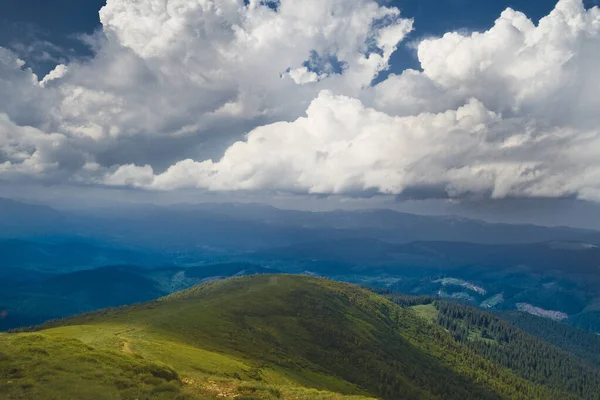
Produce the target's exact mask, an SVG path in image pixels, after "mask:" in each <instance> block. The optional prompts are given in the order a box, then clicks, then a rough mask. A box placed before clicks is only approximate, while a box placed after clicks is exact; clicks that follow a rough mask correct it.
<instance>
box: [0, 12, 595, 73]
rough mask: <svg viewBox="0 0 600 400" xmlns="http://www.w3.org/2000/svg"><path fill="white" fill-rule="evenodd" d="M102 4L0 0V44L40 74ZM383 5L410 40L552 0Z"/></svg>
mask: <svg viewBox="0 0 600 400" xmlns="http://www.w3.org/2000/svg"><path fill="white" fill-rule="evenodd" d="M104 3H105V0H85V1H82V0H53V1H48V0H2V1H1V2H0V46H3V47H9V48H13V49H14V50H16V51H17V52H18V53H19V54H20V55H21V57H23V59H25V60H26V61H27V62H28V63H29V64H30V66H31V67H32V68H33V69H34V71H35V72H36V73H37V74H38V75H40V76H42V75H44V74H45V73H47V72H48V71H49V70H51V69H52V68H53V67H54V65H56V64H57V61H60V60H61V58H65V57H73V56H81V55H84V56H85V55H89V52H88V50H87V49H86V47H85V46H82V45H81V43H80V42H79V41H78V40H77V39H76V37H77V35H78V34H81V33H88V34H89V33H92V32H93V31H94V29H96V28H97V27H98V25H99V20H98V10H99V9H100V8H101V7H102V6H103V5H104ZM387 3H388V4H391V5H394V6H397V7H399V8H400V9H401V10H402V12H403V14H404V16H407V17H412V18H414V19H415V31H414V32H413V33H412V34H411V38H412V39H413V40H414V39H419V38H421V37H425V36H430V35H441V34H443V33H444V32H448V31H451V30H457V29H466V30H485V29H488V28H489V27H491V26H492V24H493V22H494V20H495V19H496V18H497V17H498V15H499V14H500V13H501V12H502V10H504V9H505V8H507V7H512V8H514V9H516V10H519V11H523V12H525V13H526V14H527V15H528V16H529V17H530V18H532V19H533V20H534V21H537V20H539V18H541V17H542V16H544V15H546V14H547V13H548V12H549V11H550V10H551V9H552V8H553V7H554V5H555V4H556V1H555V0H394V1H389V2H387ZM595 3H598V1H597V0H587V1H586V4H587V5H592V4H595ZM50 44H52V45H55V46H56V47H53V46H51V45H50ZM45 53H47V54H45ZM48 55H49V56H51V57H48ZM391 66H392V69H391V72H399V71H402V70H403V69H405V68H416V67H418V63H417V62H416V59H415V55H414V54H413V52H412V51H411V50H410V49H409V48H408V47H406V46H402V47H401V48H400V49H398V51H397V52H396V54H395V55H394V56H393V58H392V61H391ZM380 78H383V77H380Z"/></svg>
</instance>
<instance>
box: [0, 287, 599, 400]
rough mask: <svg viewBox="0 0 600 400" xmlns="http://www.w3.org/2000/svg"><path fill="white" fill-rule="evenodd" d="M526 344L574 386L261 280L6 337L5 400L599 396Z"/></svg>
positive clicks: (378, 301) (320, 294)
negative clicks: (31, 399) (68, 399)
mask: <svg viewBox="0 0 600 400" xmlns="http://www.w3.org/2000/svg"><path fill="white" fill-rule="evenodd" d="M514 329H515V330H516V332H520V331H518V330H517V329H516V328H514ZM523 335H525V334H523ZM523 337H525V338H529V336H523ZM520 338H521V336H519V335H517V339H516V340H517V342H516V343H513V345H514V346H513V347H510V348H511V349H512V348H520V347H519V346H521V345H522V346H527V345H532V344H535V345H536V346H538V345H539V346H542V347H541V348H543V349H544V350H546V351H547V353H546V354H544V355H541V356H543V357H548V358H549V359H551V360H555V359H556V360H562V361H564V362H567V361H568V364H567V365H568V366H569V367H571V366H572V367H574V368H579V372H580V374H579V375H574V376H571V377H570V379H569V378H568V377H566V376H563V375H562V374H563V370H542V369H541V368H545V367H547V366H548V364H544V363H542V362H540V363H539V365H540V368H538V367H537V366H536V364H535V363H532V362H531V360H530V359H529V358H525V357H529V354H527V353H525V355H524V356H523V357H522V356H521V355H520V354H519V353H517V352H513V353H511V354H510V355H511V357H512V358H511V360H513V361H515V360H516V361H515V365H518V364H519V362H520V363H527V365H529V369H528V370H525V369H523V368H520V367H517V368H516V369H514V370H509V367H508V366H506V363H505V362H502V361H500V360H498V359H494V357H493V356H489V355H485V356H484V355H482V354H480V353H478V352H477V351H475V350H474V348H473V347H472V346H471V345H470V344H469V343H467V342H464V341H461V340H459V339H457V337H456V336H455V335H454V334H453V333H452V332H449V331H447V330H445V329H442V328H441V327H440V326H438V325H437V324H436V323H434V322H433V321H430V320H427V318H423V317H422V316H421V315H420V314H419V312H418V311H417V310H415V309H413V308H412V307H408V306H401V305H398V304H396V303H394V302H391V301H390V300H388V299H386V298H384V297H382V296H380V295H377V294H375V293H373V292H369V291H367V290H364V289H360V288H358V287H356V286H353V285H349V284H344V283H339V282H334V281H329V280H324V279H318V278H312V277H306V276H289V275H254V276H249V277H243V278H233V279H227V280H221V281H214V282H211V283H207V284H203V285H200V286H196V287H193V288H191V289H188V290H185V291H183V292H178V293H176V294H173V295H170V296H168V297H165V298H162V299H159V300H156V301H152V302H148V303H145V304H140V305H135V306H130V307H121V308H118V309H109V310H103V311H100V312H96V313H91V314H87V315H82V316H79V317H75V318H71V319H68V320H63V321H55V322H53V323H50V324H46V325H45V326H42V327H40V328H38V329H37V330H36V331H35V332H31V333H27V332H25V333H12V334H0V346H1V347H0V349H1V350H0V393H2V394H3V395H5V396H6V397H9V398H13V399H28V398H44V399H59V398H65V397H72V398H78V399H100V398H107V399H112V398H124V399H130V398H131V399H133V398H140V399H142V398H153V399H154V398H157V399H175V398H177V399H217V398H238V399H277V398H280V399H329V400H334V399H337V400H341V399H344V400H345V399H354V400H359V399H361V400H365V399H373V398H381V399H390V400H397V399H441V398H443V399H445V400H452V399H461V400H462V399H465V400H467V399H559V398H560V399H597V398H598V393H600V384H599V383H598V377H597V370H595V369H593V367H591V366H588V365H587V364H585V363H583V362H582V361H580V360H579V359H577V358H576V357H571V358H569V356H568V355H565V354H564V353H561V351H560V350H558V349H557V348H554V347H552V346H549V345H544V344H543V343H542V342H535V341H528V342H526V343H522V342H519V341H518V340H521V339H520ZM487 340H489V341H492V339H487ZM531 340H533V339H531ZM498 343H499V345H502V343H501V342H498ZM540 343H542V344H540ZM538 356H539V355H538ZM565 357H566V358H565ZM532 370H533V372H534V373H531V371H532ZM565 371H568V372H569V373H570V371H571V370H570V369H566V370H565ZM543 374H546V375H547V376H550V377H551V378H552V379H550V378H549V379H547V384H541V383H540V382H541V379H540V378H539V375H543ZM548 374H549V375H548ZM594 374H596V375H594ZM554 378H555V379H554ZM561 379H563V380H561ZM567 379H568V385H567V384H565V385H563V386H560V385H558V384H557V382H567V381H566V380H567ZM83 383H85V384H83ZM102 396H103V397H102Z"/></svg>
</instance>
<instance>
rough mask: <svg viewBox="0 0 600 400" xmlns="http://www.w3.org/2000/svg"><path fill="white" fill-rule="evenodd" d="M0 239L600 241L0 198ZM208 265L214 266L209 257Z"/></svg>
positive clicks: (459, 226)
mask: <svg viewBox="0 0 600 400" xmlns="http://www.w3.org/2000/svg"><path fill="white" fill-rule="evenodd" d="M0 237H3V238H21V239H29V240H31V239H36V238H38V237H44V238H50V239H52V238H56V237H59V238H63V239H84V240H87V241H91V242H99V243H107V244H109V245H111V246H114V247H134V248H141V249H145V250H147V251H152V252H154V253H168V254H170V255H171V256H172V257H173V258H178V259H179V258H180V259H181V260H184V261H185V262H188V261H190V260H189V259H190V258H192V262H193V258H194V257H196V258H197V257H198V256H202V257H205V258H206V257H209V256H213V257H214V256H219V255H223V254H232V253H236V254H243V253H245V252H248V251H257V250H264V249H269V248H273V247H284V246H289V245H293V244H298V243H303V242H309V241H328V240H346V239H357V238H358V239H360V238H368V239H374V240H380V241H383V242H388V243H396V244H397V243H408V242H415V241H424V240H427V241H456V242H472V243H486V244H506V243H534V242H544V241H577V242H585V243H591V244H600V232H598V231H593V230H585V229H575V228H569V227H544V226H535V225H511V224H498V223H487V222H484V221H480V220H474V219H468V218H462V217H454V216H424V215H413V214H407V213H401V212H397V211H393V210H386V209H376V210H356V211H327V212H309V211H295V210H281V209H277V208H274V207H269V206H265V205H260V204H243V203H224V204H213V203H206V204H192V205H186V204H181V205H172V206H156V205H143V204H136V205H131V206H118V207H115V208H111V209H100V210H97V209H94V210H92V209H86V210H79V211H77V212H65V211H61V212H59V211H56V210H54V209H52V208H49V207H45V206H38V205H29V204H24V203H19V202H16V201H13V200H6V199H0ZM213 261H215V260H214V259H213Z"/></svg>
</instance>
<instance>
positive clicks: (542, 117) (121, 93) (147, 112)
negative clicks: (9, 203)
mask: <svg viewBox="0 0 600 400" xmlns="http://www.w3.org/2000/svg"><path fill="white" fill-rule="evenodd" d="M261 4H262V3H261V2H259V1H251V2H250V3H249V5H248V6H245V5H244V2H243V1H241V0H240V1H238V0H215V1H191V0H170V1H167V0H154V1H142V0H108V3H107V5H106V6H105V7H104V8H103V9H102V10H101V12H100V17H101V22H102V25H103V33H104V35H99V36H98V37H97V45H96V46H97V53H96V55H95V57H94V58H93V59H92V60H90V61H85V62H83V61H82V62H74V63H71V64H69V65H68V66H66V67H65V68H64V69H63V68H58V69H57V70H55V71H53V72H52V73H50V74H49V75H48V76H47V77H46V78H44V80H42V84H41V86H42V87H40V84H39V83H38V82H37V77H35V76H34V75H33V74H32V73H31V71H27V70H26V69H24V68H23V66H22V65H20V63H19V61H18V60H17V59H16V58H15V57H14V56H12V55H10V53H6V52H5V53H1V52H0V68H1V69H0V88H2V89H4V87H7V85H10V86H11V87H12V89H13V91H14V92H15V93H18V96H17V98H16V100H9V101H7V100H0V112H2V111H4V112H5V113H6V114H7V118H8V121H11V124H12V128H11V129H14V130H16V131H17V130H19V129H21V128H24V127H26V126H28V125H31V126H34V127H35V128H31V129H37V130H36V134H35V135H31V134H29V137H30V138H34V139H28V140H30V142H27V143H30V144H29V146H30V147H29V148H28V149H29V150H28V151H29V153H27V154H29V157H30V158H31V157H32V155H33V154H37V153H36V152H35V151H33V150H31V149H32V148H37V147H38V142H37V141H38V140H45V139H42V138H45V136H43V135H48V134H44V133H43V132H57V134H59V135H61V138H62V139H61V141H62V142H61V143H64V144H63V145H61V146H63V147H64V148H68V149H70V150H69V151H70V153H69V154H70V155H71V156H70V158H69V159H71V160H75V159H77V160H78V161H77V162H73V161H71V162H69V163H65V162H63V161H62V160H61V159H59V157H58V156H55V155H54V154H58V153H52V152H50V151H49V150H48V149H47V148H46V147H43V146H41V147H40V149H41V150H39V151H38V152H39V154H50V155H51V156H48V155H46V156H45V157H46V158H45V159H47V160H50V161H53V162H57V163H58V164H52V163H51V162H50V163H49V164H48V163H45V164H44V163H42V164H43V165H45V167H43V168H42V169H41V170H40V171H46V170H48V169H49V168H50V167H49V166H51V165H54V167H53V168H55V169H58V170H62V171H66V172H65V173H64V176H66V177H69V176H70V178H66V179H71V180H75V181H77V182H89V183H94V184H105V185H109V186H133V187H141V188H152V189H160V190H171V189H177V188H184V187H194V188H202V189H208V190H213V191H227V190H265V189H266V190H275V191H289V192H294V193H322V194H331V193H335V194H342V195H361V194H365V193H367V194H368V193H373V192H380V193H387V194H394V195H398V194H404V195H410V196H423V197H427V196H449V197H463V196H472V195H475V196H483V197H493V198H503V197H560V196H572V195H575V196H579V197H580V198H584V199H592V200H597V201H600V183H598V182H600V179H599V178H600V162H599V161H598V160H599V159H600V157H599V156H600V139H599V137H598V136H599V134H600V128H599V127H600V114H599V113H598V111H597V110H598V109H600V98H599V97H598V95H597V94H598V93H599V92H600V80H598V79H597V71H598V70H600V51H598V49H600V11H599V9H598V8H590V9H587V10H586V9H585V8H584V6H583V2H582V1H581V0H561V1H559V2H558V4H557V6H556V7H555V9H554V10H553V11H552V12H551V13H550V14H549V15H548V16H546V17H545V18H543V19H542V20H541V21H540V22H539V24H538V25H537V26H536V25H535V24H534V23H533V22H531V21H530V20H529V19H527V17H526V16H525V15H523V14H522V13H519V12H516V11H513V10H511V9H507V10H506V11H504V12H503V13H502V15H501V16H500V17H499V18H498V20H497V21H496V22H495V24H494V26H493V27H492V28H491V29H490V30H488V31H486V32H473V33H464V32H449V33H447V34H445V35H444V36H443V37H441V38H431V39H426V40H423V41H422V42H420V43H419V44H418V45H417V47H416V49H417V54H418V57H419V61H420V63H421V67H422V71H414V70H408V71H404V72H403V73H401V74H397V75H393V74H392V75H390V77H389V78H387V79H386V80H384V81H383V82H381V83H379V84H377V85H376V86H375V87H371V86H370V85H371V82H372V81H373V79H374V78H375V77H376V76H377V75H378V74H379V73H380V72H381V71H382V70H385V69H387V68H388V67H389V59H390V57H391V55H392V53H393V52H394V51H395V49H396V47H397V46H398V43H399V42H400V41H402V40H403V39H404V38H405V36H406V35H407V34H408V33H409V32H410V31H411V30H412V21H411V20H408V19H403V18H401V17H400V14H399V11H398V10H397V9H395V8H387V7H381V6H379V5H378V4H377V3H376V2H375V1H370V0H302V1H301V0H282V1H281V2H280V3H279V4H277V7H267V6H265V5H261ZM7 54H8V55H7ZM1 85H4V86H1ZM20 110H28V112H30V114H27V113H23V112H22V111H20ZM29 110H32V111H29ZM28 116H35V118H25V117H28ZM27 119H29V120H27ZM26 120H27V121H26ZM27 129H29V128H27ZM245 132H249V133H248V134H247V137H246V139H244V140H242V136H241V135H242V134H244V133H245ZM7 137H8V135H7V134H6V133H4V136H0V140H3V142H0V149H9V150H2V151H4V152H6V153H7V154H8V153H10V152H12V153H11V154H13V155H12V157H13V158H14V157H16V156H15V154H17V153H18V152H19V151H20V150H15V148H16V147H15V144H14V142H15V139H14V137H15V136H14V134H13V135H12V136H11V137H12V139H10V141H9V142H10V143H12V144H6V143H7V140H8V139H7ZM17 141H18V139H17ZM24 143H25V141H24ZM40 143H41V142H40ZM232 143H233V144H232ZM31 146H33V147H31ZM42 147H43V148H42ZM224 149H226V150H224ZM73 154H77V155H78V156H77V157H74V156H73ZM25 158H27V156H26V155H25ZM12 163H13V161H11V164H10V165H9V167H10V168H13V169H14V166H13V164H12ZM36 165H37V164H36ZM169 165H170V167H169ZM6 170H8V167H7V169H6ZM3 174H5V172H0V176H2V175H3ZM40 174H42V175H43V172H42V173H39V172H38V176H39V175H40Z"/></svg>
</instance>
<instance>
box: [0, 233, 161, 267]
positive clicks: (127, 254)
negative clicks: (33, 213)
mask: <svg viewBox="0 0 600 400" xmlns="http://www.w3.org/2000/svg"><path fill="white" fill-rule="evenodd" d="M166 260H168V258H167V257H166V256H163V255H161V254H157V253H155V252H150V251H148V250H145V251H140V250H134V249H126V248H122V247H114V246H110V245H108V244H100V243H98V244H96V243H90V242H87V241H83V240H77V239H72V238H54V239H53V240H46V241H40V240H38V241H31V240H21V239H6V240H0V277H1V276H3V275H5V276H7V275H8V272H9V271H11V270H12V271H20V272H24V271H39V272H42V273H62V272H69V271H76V270H82V269H89V268H97V267H101V266H106V265H114V264H135V265H141V266H159V265H161V264H162V265H164V264H166Z"/></svg>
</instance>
